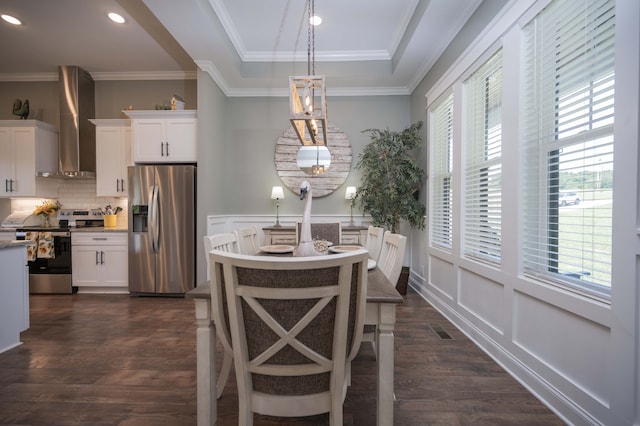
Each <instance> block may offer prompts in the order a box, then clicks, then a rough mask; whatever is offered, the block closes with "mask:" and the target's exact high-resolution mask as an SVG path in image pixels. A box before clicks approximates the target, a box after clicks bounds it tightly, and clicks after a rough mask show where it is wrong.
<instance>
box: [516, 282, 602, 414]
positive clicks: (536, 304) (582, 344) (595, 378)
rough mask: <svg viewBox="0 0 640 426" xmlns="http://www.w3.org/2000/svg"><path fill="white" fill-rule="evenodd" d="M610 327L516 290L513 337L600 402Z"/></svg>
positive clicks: (519, 344)
mask: <svg viewBox="0 0 640 426" xmlns="http://www.w3.org/2000/svg"><path fill="white" fill-rule="evenodd" d="M609 333H610V330H609V329H608V328H607V327H604V326H602V325H601V324H598V323H596V322H593V321H591V320H590V319H588V318H584V317H580V316H578V315H575V314H574V313H571V312H569V311H566V310H564V309H561V308H558V307H557V306H554V305H552V304H550V303H547V302H545V301H542V300H539V299H536V298H533V297H530V296H528V295H526V294H523V293H519V292H516V293H515V294H514V299H513V341H514V343H515V344H517V345H518V346H520V347H521V348H522V349H524V350H526V351H527V352H528V353H529V354H531V355H532V356H533V357H535V358H536V359H538V360H539V361H541V362H542V363H543V364H545V365H546V366H547V367H548V368H550V369H552V370H553V371H555V372H556V373H558V374H559V375H561V376H562V377H564V378H566V379H567V380H569V381H570V382H572V383H573V384H574V385H576V386H577V387H579V388H580V389H582V390H583V391H584V392H586V393H587V394H589V395H590V396H591V397H593V398H594V399H596V400H598V401H600V403H602V404H603V405H608V403H609V401H608V397H607V394H606V393H605V389H603V387H602V383H605V382H606V379H607V378H606V368H605V367H606V363H607V351H608V345H607V342H608V341H609V339H610V336H609Z"/></svg>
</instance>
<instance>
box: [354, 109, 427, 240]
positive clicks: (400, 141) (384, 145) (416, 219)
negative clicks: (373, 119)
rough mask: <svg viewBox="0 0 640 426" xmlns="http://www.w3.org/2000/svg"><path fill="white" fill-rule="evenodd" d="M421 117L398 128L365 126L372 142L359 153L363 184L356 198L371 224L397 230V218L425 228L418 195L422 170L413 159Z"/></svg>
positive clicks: (413, 226) (419, 142)
mask: <svg viewBox="0 0 640 426" xmlns="http://www.w3.org/2000/svg"><path fill="white" fill-rule="evenodd" d="M421 128H422V121H419V122H417V123H415V124H412V125H411V126H409V127H407V128H406V129H405V130H403V131H401V132H396V131H391V130H389V129H386V130H380V129H366V130H363V131H362V133H368V134H369V138H370V139H371V143H370V144H369V145H367V146H366V147H365V148H364V150H363V151H362V153H361V154H360V157H359V160H358V163H357V164H356V168H357V169H359V170H361V171H362V185H361V186H360V188H359V189H358V192H357V195H356V200H357V201H358V202H360V204H361V205H362V208H363V210H364V211H365V212H366V213H369V214H370V215H371V218H372V219H373V224H374V225H376V226H382V227H384V228H386V229H390V230H391V232H394V233H396V232H398V230H399V228H400V220H406V221H407V222H408V223H409V225H410V226H411V227H412V228H418V229H424V227H425V224H424V215H425V212H426V207H425V206H424V204H422V203H421V202H420V200H419V198H418V195H419V192H420V188H421V186H422V180H423V179H424V176H425V173H424V170H423V169H422V168H421V167H420V166H419V165H418V163H417V162H416V159H415V150H416V148H418V147H419V146H420V144H421V143H422V140H421V139H420V129H421Z"/></svg>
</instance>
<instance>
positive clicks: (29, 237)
mask: <svg viewBox="0 0 640 426" xmlns="http://www.w3.org/2000/svg"><path fill="white" fill-rule="evenodd" d="M24 238H25V240H26V241H31V243H30V244H29V245H28V246H27V260H29V261H33V260H36V255H37V254H38V233H37V232H27V233H26V234H25V237H24Z"/></svg>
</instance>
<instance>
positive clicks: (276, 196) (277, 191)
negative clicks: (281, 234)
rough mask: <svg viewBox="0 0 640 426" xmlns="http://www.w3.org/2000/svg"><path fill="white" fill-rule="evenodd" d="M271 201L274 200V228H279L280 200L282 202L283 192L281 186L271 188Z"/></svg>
mask: <svg viewBox="0 0 640 426" xmlns="http://www.w3.org/2000/svg"><path fill="white" fill-rule="evenodd" d="M271 199H272V200H276V224H275V225H274V226H276V227H280V214H279V209H280V200H284V191H283V190H282V187H281V186H274V187H273V188H271Z"/></svg>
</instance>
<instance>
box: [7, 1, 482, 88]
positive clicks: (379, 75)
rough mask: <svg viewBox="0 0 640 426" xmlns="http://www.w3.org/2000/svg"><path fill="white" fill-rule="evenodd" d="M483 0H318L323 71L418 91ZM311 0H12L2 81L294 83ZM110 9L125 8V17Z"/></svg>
mask: <svg viewBox="0 0 640 426" xmlns="http://www.w3.org/2000/svg"><path fill="white" fill-rule="evenodd" d="M480 2H481V0H348V1H345V0H316V1H315V12H316V14H317V15H319V16H321V17H322V19H323V23H322V25H321V26H319V27H316V29H315V43H313V45H314V46H315V74H322V75H325V76H326V80H327V91H328V93H329V94H330V95H357V94H363V95H371V94H408V93H410V92H411V91H412V90H413V89H414V88H415V86H416V85H417V84H418V83H419V82H420V80H421V79H422V78H423V77H424V75H425V74H426V72H427V71H428V70H429V68H430V67H431V66H432V65H433V64H434V62H435V61H436V60H437V58H438V57H439V55H440V54H441V53H442V52H443V51H444V49H445V48H446V47H447V45H448V44H449V42H450V41H451V40H452V39H453V37H454V36H455V35H456V34H457V32H458V31H459V30H460V28H461V27H462V26H463V25H464V23H465V22H466V21H467V19H468V18H469V17H470V16H471V14H472V13H473V11H474V10H475V9H476V8H477V6H478V5H479V4H480ZM306 4H307V3H306V2H305V0H179V1H176V0H100V1H97V0H55V1H52V0H28V1H25V0H2V2H0V13H8V14H11V15H14V16H16V17H18V18H19V19H21V20H22V22H23V23H24V25H23V26H21V27H14V26H10V25H8V24H6V23H5V22H4V21H0V52H1V54H2V58H3V60H2V61H0V81H30V80H31V81H37V80H55V79H57V66H58V65H78V66H81V67H82V68H85V69H86V70H87V71H89V72H90V73H91V74H92V75H93V77H94V79H96V80H100V79H166V78H185V77H187V78H188V77H193V75H194V72H195V70H196V65H197V66H199V67H200V68H201V69H203V70H204V71H207V72H208V73H209V74H210V75H211V76H212V78H214V80H215V81H216V82H217V83H218V85H219V86H220V87H221V89H222V90H223V91H224V92H225V93H226V94H227V95H228V96H265V95H286V93H287V82H288V76H289V75H306V74H308V70H307V68H308V54H307V46H308V38H307V37H308V33H307V31H308V25H307V20H306V18H307V9H306ZM108 11H116V12H119V13H120V14H122V15H123V16H124V17H125V18H126V19H127V23H125V24H124V25H120V26H118V25H116V24H114V23H112V22H111V21H109V20H108V19H107V18H106V13H107V12H108Z"/></svg>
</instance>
